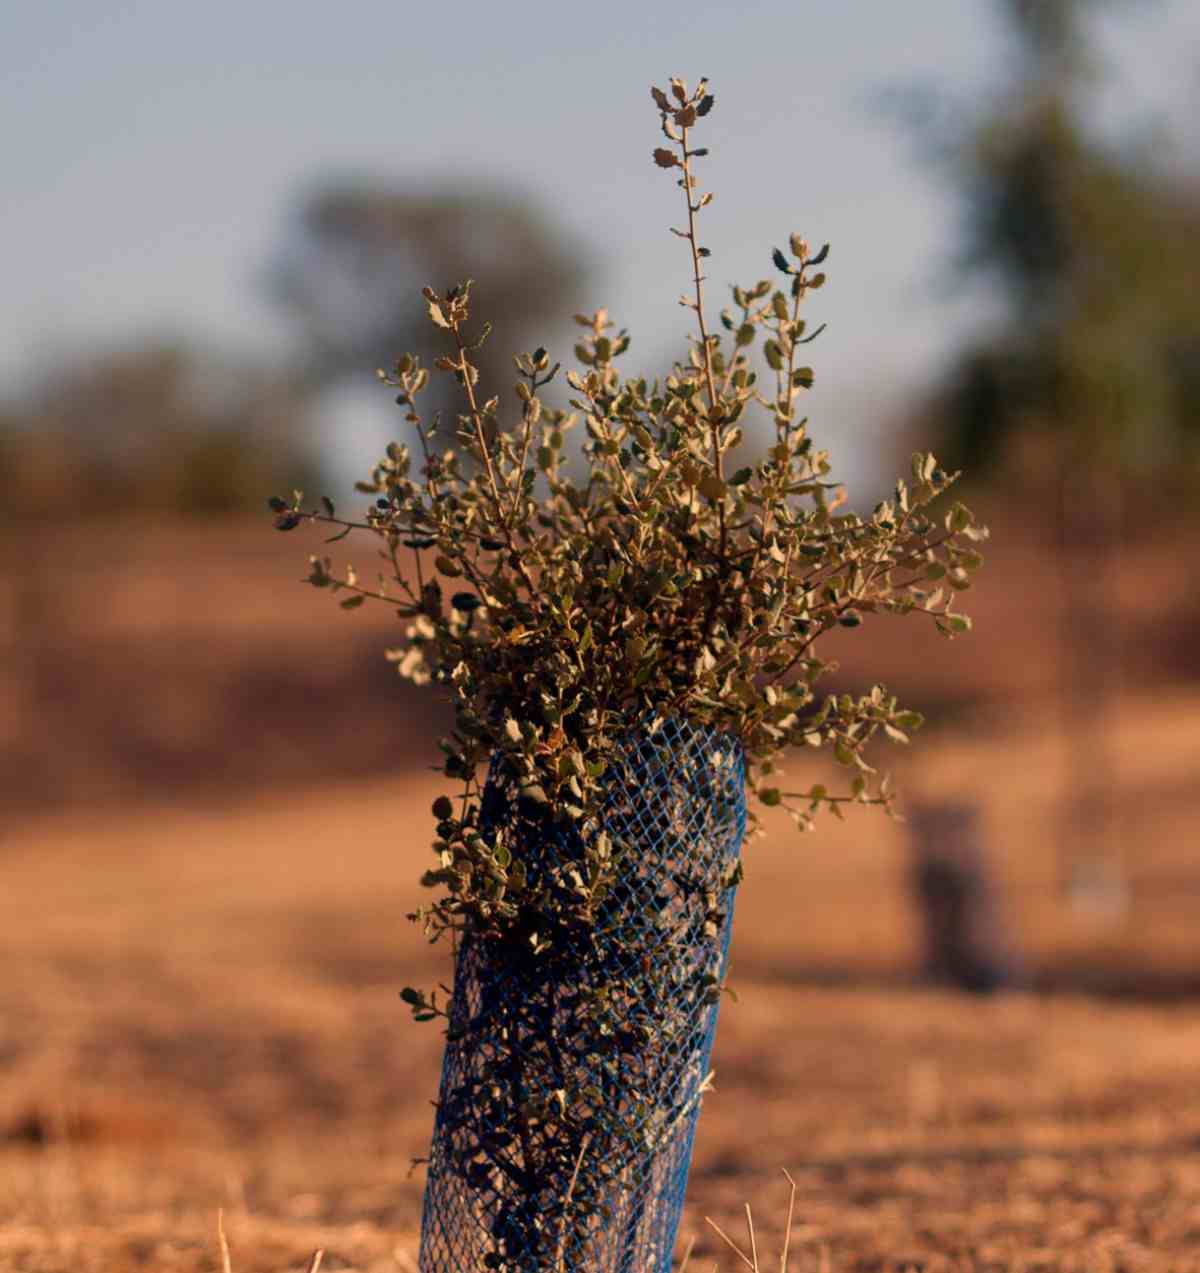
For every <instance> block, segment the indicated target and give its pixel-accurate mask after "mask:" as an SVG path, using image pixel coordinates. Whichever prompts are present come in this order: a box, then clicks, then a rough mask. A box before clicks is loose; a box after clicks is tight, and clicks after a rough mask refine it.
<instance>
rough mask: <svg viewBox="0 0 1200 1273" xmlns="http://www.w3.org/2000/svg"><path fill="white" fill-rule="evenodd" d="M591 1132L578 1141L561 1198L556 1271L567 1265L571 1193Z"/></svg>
mask: <svg viewBox="0 0 1200 1273" xmlns="http://www.w3.org/2000/svg"><path fill="white" fill-rule="evenodd" d="M591 1140H592V1133H591V1132H588V1133H587V1134H586V1135H585V1136H584V1138H583V1140H581V1141H580V1142H579V1156H578V1157H577V1158H576V1159H575V1168H574V1170H573V1171H572V1172H571V1180H570V1183H569V1184H568V1185H567V1192H566V1195H565V1196H564V1198H563V1219H562V1228H561V1229H559V1231H558V1257H557V1259H556V1261H555V1263H556V1264H557V1265H558V1273H566V1267H567V1219H568V1217H569V1216H570V1213H571V1195H572V1194H573V1193H574V1192H575V1185H576V1182H577V1181H578V1180H579V1169H580V1168H581V1167H582V1166H583V1156H584V1154H586V1153H587V1148H588V1145H589V1144H591Z"/></svg>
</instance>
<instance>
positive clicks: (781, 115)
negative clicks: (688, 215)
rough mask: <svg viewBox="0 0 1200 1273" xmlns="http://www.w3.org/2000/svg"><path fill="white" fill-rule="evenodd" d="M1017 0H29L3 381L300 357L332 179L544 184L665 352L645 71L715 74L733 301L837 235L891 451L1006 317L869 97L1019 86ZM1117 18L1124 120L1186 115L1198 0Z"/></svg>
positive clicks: (722, 252)
mask: <svg viewBox="0 0 1200 1273" xmlns="http://www.w3.org/2000/svg"><path fill="white" fill-rule="evenodd" d="M994 13H995V9H994V5H992V4H990V3H987V2H986V0H927V2H926V3H923V4H915V5H913V4H904V5H901V4H896V3H884V2H882V0H842V2H841V3H837V2H835V0H807V2H804V0H792V2H791V3H785V2H784V0H758V2H754V0H750V2H749V3H742V4H740V5H738V6H734V5H732V4H729V3H724V4H716V3H712V2H711V0H692V2H691V3H688V4H683V5H665V4H664V5H654V4H650V3H646V0H642V2H641V3H633V2H632V0H611V2H610V3H609V4H607V5H604V6H599V5H596V6H563V5H552V4H549V3H529V4H521V3H515V2H514V3H507V4H469V3H467V4H462V5H459V6H452V5H445V6H438V5H409V4H403V3H390V4H389V3H378V2H375V0H347V2H345V3H341V4H338V5H329V4H323V5H313V4H306V3H298V2H296V0H293V2H292V3H288V4H283V3H279V2H277V0H260V2H258V3H254V2H253V0H241V2H240V3H236V4H235V3H232V2H231V0H208V2H207V3H206V4H204V5H197V4H195V3H179V2H176V0H143V2H141V3H136V2H129V0H126V2H125V3H120V2H118V0H109V2H107V3H103V4H101V3H99V0H86V2H84V0H76V2H74V3H67V2H56V0H40V2H37V3H34V2H32V0H15V2H14V3H13V4H10V5H7V6H5V8H4V16H3V17H0V141H2V145H3V154H4V176H3V205H2V206H3V224H4V234H3V238H2V240H0V267H2V270H3V279H4V288H3V291H2V293H0V306H2V307H3V321H2V322H0V391H2V390H3V389H5V388H6V387H11V386H12V385H13V384H14V383H15V382H16V381H17V380H18V379H19V377H20V376H21V375H23V374H24V373H25V372H26V371H27V370H28V368H29V367H30V366H31V365H44V364H45V363H46V362H47V361H49V360H52V359H53V358H55V357H57V356H61V355H62V354H63V353H65V352H70V351H72V350H76V349H79V348H87V347H89V346H91V345H94V344H128V343H132V342H134V341H137V340H139V339H144V338H152V337H161V336H163V335H164V334H178V335H179V336H181V337H185V338H189V339H195V340H198V341H200V342H202V343H204V344H207V345H210V346H216V347H219V348H226V349H232V350H235V351H239V350H240V351H241V352H243V353H245V354H249V355H254V356H258V355H273V354H281V353H284V352H286V350H287V348H288V339H289V332H288V329H287V328H286V326H285V325H284V323H283V321H282V319H281V317H280V316H279V315H278V314H277V313H276V312H274V311H273V310H272V309H271V308H270V306H269V304H268V303H267V302H266V300H265V299H264V297H263V296H262V294H261V291H260V288H259V284H258V282H257V278H256V275H257V271H258V270H259V269H260V267H261V266H262V264H263V262H264V260H265V258H266V257H267V255H268V254H269V253H270V251H271V249H272V246H273V245H274V244H275V243H276V241H277V239H278V237H279V234H280V232H281V229H282V227H283V225H284V222H285V218H286V216H287V213H288V210H289V208H290V207H292V206H293V204H294V200H295V198H296V195H297V193H298V191H300V190H302V189H303V188H305V186H306V185H308V184H309V183H310V182H312V181H313V180H314V179H316V178H319V177H321V176H323V175H329V174H331V173H342V174H347V173H367V174H379V175H381V176H384V177H387V178H389V179H391V180H394V181H395V182H397V183H408V182H411V183H413V184H414V185H420V184H424V183H426V182H428V181H430V180H435V181H445V180H447V179H450V178H455V177H487V178H492V179H495V180H498V181H501V182H504V183H506V184H508V185H511V186H514V187H517V188H524V189H527V190H528V191H529V193H530V194H531V195H532V196H533V197H535V198H536V199H537V200H538V201H540V202H541V204H542V205H543V206H544V207H545V208H546V209H547V211H548V212H549V213H550V214H551V215H552V216H553V217H554V218H555V219H556V220H557V221H558V222H559V223H561V224H562V226H563V227H564V229H565V230H567V231H568V232H569V233H571V234H573V235H574V236H576V237H577V238H578V239H579V240H580V241H581V242H582V244H583V245H584V246H585V247H586V248H587V249H588V252H589V255H590V256H591V258H592V259H593V260H594V261H596V262H597V263H601V264H600V268H597V269H596V270H595V273H594V275H593V287H592V291H591V293H590V294H589V295H587V296H583V297H581V298H580V302H579V307H580V308H584V307H589V308H590V307H595V306H598V305H601V304H606V305H608V307H609V308H610V310H611V311H612V312H613V315H614V317H616V318H617V319H618V320H619V321H620V322H621V323H622V324H624V325H628V326H629V327H631V328H632V330H633V334H634V337H635V342H636V343H635V349H636V350H637V351H638V353H639V355H640V356H643V357H644V358H645V359H646V361H647V365H652V364H650V360H652V359H657V358H661V356H662V355H664V354H665V353H666V352H668V351H670V352H674V351H675V350H677V349H678V348H679V345H680V340H681V333H682V330H683V321H684V314H683V311H681V310H679V309H678V308H677V306H676V304H675V300H676V297H677V296H678V295H679V293H680V291H681V290H682V289H683V287H684V285H685V284H686V281H687V277H686V267H687V262H686V255H685V253H684V251H683V249H682V248H681V245H679V244H678V243H677V241H676V240H674V239H673V238H672V237H671V236H670V235H669V234H668V233H667V231H666V226H667V225H669V224H671V223H672V222H673V221H674V220H675V219H677V215H678V210H679V209H678V206H677V201H678V193H679V192H678V190H677V189H676V188H675V186H674V185H673V183H672V181H671V180H670V179H669V178H668V177H666V175H665V174H663V173H661V172H659V171H658V170H656V169H655V168H654V167H653V165H652V163H651V161H650V158H649V154H650V150H651V149H652V147H653V146H654V145H655V144H656V142H657V138H656V124H657V121H656V115H655V112H654V110H653V107H652V104H651V102H650V99H649V96H648V91H647V90H648V86H649V85H650V83H651V82H658V83H660V84H662V83H664V82H665V80H666V78H667V77H668V76H669V75H671V74H673V73H675V74H682V75H684V76H685V77H688V78H693V79H694V78H696V77H697V76H698V75H699V74H707V75H708V76H709V77H710V79H711V80H712V84H713V91H714V92H715V94H716V97H717V107H716V109H715V110H714V111H713V113H712V115H711V117H710V121H711V126H710V127H709V129H708V130H707V131H708V136H707V141H708V143H709V145H710V146H711V149H712V157H711V158H710V159H709V160H708V161H707V168H706V170H705V173H706V177H707V179H708V181H709V182H710V184H711V188H713V189H715V190H716V192H717V197H716V200H715V202H714V203H713V205H712V207H711V209H710V210H709V211H708V212H707V213H706V216H707V218H708V219H707V224H706V227H705V229H704V237H705V241H706V242H707V243H708V244H709V246H710V247H711V248H712V250H713V254H714V255H713V258H712V260H711V262H710V270H709V276H710V278H711V279H712V281H713V284H714V285H716V286H715V288H714V290H712V291H711V292H710V295H712V296H713V299H714V301H718V300H720V299H722V293H723V291H724V287H723V285H724V283H725V282H726V281H752V280H753V279H755V278H758V277H766V276H767V274H768V273H769V272H770V269H769V252H770V248H771V246H772V244H774V243H777V242H782V241H783V239H784V237H785V235H786V234H787V232H788V231H790V230H793V229H798V230H801V231H803V232H804V233H805V234H806V235H807V236H808V237H809V238H810V239H812V240H814V241H816V242H823V241H825V240H830V241H832V243H833V253H832V256H831V259H830V270H829V272H830V286H829V287H828V288H826V289H825V291H824V292H823V293H821V294H820V296H819V297H817V298H814V300H815V302H816V303H815V304H814V308H813V317H815V318H820V319H826V320H828V321H829V324H830V328H829V331H828V333H827V334H826V336H824V337H823V338H822V341H821V343H820V344H818V345H817V346H814V348H813V357H814V362H815V365H816V367H817V372H818V387H817V389H816V390H814V394H813V398H812V402H811V406H812V411H813V415H814V418H815V419H818V420H821V421H823V422H824V426H823V428H824V430H828V432H833V433H836V434H839V435H840V436H842V437H844V438H845V439H846V445H847V446H849V447H850V448H851V449H854V448H855V447H862V446H863V445H868V446H869V445H870V442H871V439H872V437H874V436H876V435H877V434H878V433H879V431H880V430H886V428H887V427H888V425H889V424H890V423H891V422H892V421H893V420H894V414H895V412H896V411H897V410H898V408H899V407H900V406H901V405H902V403H903V401H904V399H905V396H906V395H907V394H908V393H909V391H910V390H911V388H912V387H913V386H914V385H916V384H919V383H921V382H922V381H923V380H926V379H927V378H928V377H929V376H930V375H932V374H934V373H935V372H936V370H937V368H938V367H939V366H941V365H942V364H943V363H944V360H945V359H946V358H947V356H948V354H949V352H950V351H951V350H952V349H953V348H954V347H955V345H956V343H957V342H959V341H960V340H961V338H962V336H963V333H964V332H965V331H968V330H969V329H970V327H971V325H972V324H974V323H978V322H980V321H982V320H983V316H984V315H986V312H987V297H986V294H985V293H984V292H983V291H982V290H981V289H975V290H973V291H972V292H970V293H966V292H962V291H959V292H957V293H954V294H950V295H947V294H945V292H944V291H938V290H937V289H936V288H935V287H934V283H935V281H936V277H937V274H938V270H939V267H940V266H941V265H942V264H943V263H944V262H945V260H946V259H947V257H948V256H949V255H950V253H951V251H952V248H953V230H954V226H955V219H954V206H953V203H952V201H951V199H950V198H949V197H948V195H947V192H946V191H945V189H944V188H943V187H942V186H941V185H940V184H939V182H938V180H937V178H936V176H934V175H933V174H932V173H931V172H930V171H929V170H928V169H927V168H924V167H922V165H921V163H920V162H919V161H918V159H917V156H916V154H915V151H914V148H913V147H912V146H911V145H909V144H908V143H907V142H906V141H905V140H904V139H903V137H902V135H901V133H900V132H899V131H898V129H897V128H895V127H894V126H892V125H890V124H889V123H888V121H887V120H886V119H885V118H883V117H882V116H881V115H880V113H879V111H878V109H877V108H876V107H875V106H874V105H873V104H872V103H873V101H874V98H875V95H876V94H877V93H878V91H879V90H880V89H882V88H885V87H886V86H888V85H889V84H896V83H911V82H914V81H926V82H928V83H930V84H939V85H942V86H944V87H945V88H947V89H948V90H949V91H951V92H953V93H955V94H957V95H959V97H960V98H961V100H962V101H963V102H964V103H967V104H969V103H971V102H973V101H976V100H979V99H980V98H981V97H982V95H984V94H986V93H988V92H991V91H993V90H994V89H995V88H996V87H997V86H998V85H999V84H1000V83H1002V77H1003V73H1004V69H1005V47H1004V44H1003V42H1002V41H1001V39H1000V38H999V37H998V26H997V23H996V20H995V16H994ZM1104 42H1105V48H1106V49H1107V50H1108V52H1109V53H1110V55H1111V56H1112V58H1113V59H1114V61H1115V64H1116V66H1117V68H1118V71H1119V75H1118V79H1117V80H1116V82H1115V85H1114V87H1113V89H1112V90H1111V91H1110V93H1109V94H1108V95H1107V96H1106V98H1105V101H1104V110H1105V114H1106V116H1107V117H1109V118H1111V119H1112V120H1114V121H1124V120H1127V119H1129V118H1151V117H1154V116H1156V115H1163V116H1165V117H1166V118H1169V119H1173V120H1175V121H1177V122H1178V121H1182V120H1184V119H1185V118H1186V117H1187V116H1188V114H1189V112H1191V111H1195V110H1196V108H1197V107H1198V106H1200V91H1198V87H1200V80H1198V75H1197V66H1198V50H1200V5H1196V4H1194V3H1189V2H1188V0H1163V3H1161V4H1160V5H1158V6H1156V7H1155V8H1154V10H1153V12H1152V13H1151V14H1149V15H1147V14H1146V13H1144V12H1143V14H1142V15H1141V16H1140V17H1138V18H1137V19H1136V20H1132V19H1120V20H1118V19H1115V18H1114V19H1111V20H1109V21H1107V22H1106V24H1105V41H1104ZM631 359H632V353H631ZM630 370H633V363H632V362H631V364H630ZM364 375H365V377H369V375H370V369H365V373H364ZM352 407H353V409H354V410H355V411H356V412H357V411H358V410H359V409H360V407H361V404H359V403H357V402H355V403H353V404H352ZM342 414H343V416H344V418H345V420H346V421H348V422H349V421H351V419H352V418H360V419H362V420H363V421H364V423H363V425H362V427H361V429H356V427H355V426H354V425H353V424H351V423H347V425H346V431H345V434H344V437H345V444H346V446H347V448H348V449H351V450H353V451H354V452H355V455H354V460H355V466H356V467H363V466H364V465H363V464H360V463H358V461H360V460H362V461H365V460H366V458H367V452H368V451H369V450H370V448H371V446H373V445H374V442H373V441H372V440H370V438H369V436H368V435H371V433H372V429H374V430H375V431H376V433H377V432H378V429H379V427H380V426H379V425H378V422H375V423H374V424H372V423H371V420H370V419H369V416H370V412H369V411H368V412H367V415H366V416H361V417H357V416H355V417H352V416H351V415H350V414H347V413H346V412H343V413H342ZM828 432H823V436H828ZM363 448H366V449H363Z"/></svg>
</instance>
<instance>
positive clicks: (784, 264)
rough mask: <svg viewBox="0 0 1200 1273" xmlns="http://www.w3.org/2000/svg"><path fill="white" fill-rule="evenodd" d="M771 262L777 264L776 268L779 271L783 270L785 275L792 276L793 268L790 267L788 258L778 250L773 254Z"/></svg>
mask: <svg viewBox="0 0 1200 1273" xmlns="http://www.w3.org/2000/svg"><path fill="white" fill-rule="evenodd" d="M771 260H772V261H774V262H775V268H776V269H777V270H782V271H783V272H784V273H785V274H790V273H791V272H792V269H791V266H790V265H788V259H787V257H786V256H784V254H783V253H782V252H781V251H780V250H779V249H778V248H776V249H775V251H774V252H772V253H771Z"/></svg>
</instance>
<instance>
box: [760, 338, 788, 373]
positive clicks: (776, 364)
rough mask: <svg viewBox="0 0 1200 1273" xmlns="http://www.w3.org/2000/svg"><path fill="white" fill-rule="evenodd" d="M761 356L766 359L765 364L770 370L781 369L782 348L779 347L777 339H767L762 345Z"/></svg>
mask: <svg viewBox="0 0 1200 1273" xmlns="http://www.w3.org/2000/svg"><path fill="white" fill-rule="evenodd" d="M763 356H764V357H765V358H766V360H767V365H768V366H769V367H770V368H771V370H772V371H782V370H783V350H782V349H781V348H780V347H779V342H778V341H777V340H768V341H767V343H766V344H765V345H764V346H763Z"/></svg>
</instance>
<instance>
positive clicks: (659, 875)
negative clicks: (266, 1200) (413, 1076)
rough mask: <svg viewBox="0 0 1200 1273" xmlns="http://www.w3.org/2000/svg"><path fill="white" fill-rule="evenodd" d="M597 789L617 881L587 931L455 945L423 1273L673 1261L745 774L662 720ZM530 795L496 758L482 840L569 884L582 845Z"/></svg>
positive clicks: (727, 926)
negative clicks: (501, 844)
mask: <svg viewBox="0 0 1200 1273" xmlns="http://www.w3.org/2000/svg"><path fill="white" fill-rule="evenodd" d="M604 781H605V783H606V789H605V816H604V828H605V830H606V831H607V832H608V835H609V837H610V840H611V843H612V846H613V852H614V855H619V856H620V862H619V870H618V872H617V875H618V881H619V882H618V883H617V884H616V885H614V887H613V889H612V890H611V892H610V893H609V894H608V895H607V896H606V897H605V898H604V899H603V901H602V902H601V903H600V904H599V906H598V908H597V911H596V913H595V915H594V916H593V921H592V923H590V924H589V925H586V926H585V925H582V924H577V925H576V927H574V928H571V927H565V926H564V927H562V928H561V929H555V930H554V931H548V932H545V933H541V934H539V936H538V939H537V941H536V942H535V941H534V940H530V942H529V943H528V945H526V943H523V942H516V943H512V942H507V943H505V944H504V945H503V946H500V945H498V944H496V943H489V942H487V941H486V940H483V939H479V940H474V941H473V940H471V939H470V938H468V939H466V940H464V942H463V944H462V945H461V947H460V948H459V952H458V960H457V964H456V967H455V977H454V995H453V999H452V1004H451V1009H450V1025H449V1029H448V1031H447V1044H446V1055H445V1061H444V1064H443V1068H442V1080H441V1089H440V1092H439V1096H438V1105H437V1119H436V1123H435V1127H434V1138H433V1148H432V1151H431V1155H430V1163H429V1175H428V1180H427V1183H426V1187H425V1206H424V1215H423V1220H422V1227H421V1257H420V1266H421V1270H422V1273H466V1271H467V1270H472V1271H473V1270H476V1269H496V1270H503V1271H504V1273H543V1271H545V1273H583V1271H584V1270H586V1271H587V1273H669V1270H670V1268H671V1258H672V1253H673V1249H674V1245H675V1237H676V1231H677V1229H678V1227H679V1220H680V1215H681V1212H682V1209H683V1196H684V1190H685V1188H686V1184H687V1173H688V1166H689V1163H690V1160H691V1151H692V1140H693V1137H694V1134H695V1129H696V1119H697V1116H698V1114H699V1106H700V1098H701V1091H702V1088H703V1085H704V1080H705V1078H706V1076H707V1074H708V1064H709V1057H710V1055H711V1052H712V1044H713V1037H714V1034H715V1032H716V1024H717V1000H718V997H719V988H720V983H721V980H722V978H723V976H724V970H725V961H726V956H727V953H728V949H729V934H730V930H731V927H732V908H733V891H734V884H735V882H736V870H737V865H738V860H739V855H740V852H741V843H742V836H743V832H744V830H745V822H746V804H745V770H744V763H743V757H742V752H741V748H740V746H739V745H738V744H737V743H736V742H734V741H733V740H732V739H731V738H730V737H729V736H728V735H726V734H722V733H719V732H717V731H716V730H714V729H711V728H708V727H704V726H697V725H692V724H689V723H688V722H686V721H678V720H667V721H666V722H665V723H663V724H662V725H661V726H660V727H659V728H658V729H657V730H656V731H655V732H654V733H653V734H651V733H648V732H644V733H641V734H639V735H638V736H637V737H636V738H635V739H634V740H633V741H632V742H631V743H630V744H629V745H627V746H626V747H625V748H624V749H623V750H622V751H621V753H620V755H619V757H618V759H617V761H616V762H615V763H613V764H612V765H611V766H610V768H609V770H608V772H607V773H606V775H605V779H604ZM528 803H529V802H527V801H525V800H521V799H519V798H518V797H517V796H516V793H515V792H514V791H513V789H512V786H511V785H510V784H508V783H506V782H505V781H504V778H503V776H502V770H501V769H500V768H499V766H498V765H496V764H493V767H492V771H491V773H490V774H489V777H488V782H487V786H486V788H485V792H484V800H483V810H482V818H481V821H482V825H483V828H484V830H485V832H488V831H490V830H492V829H494V828H496V827H499V826H505V827H506V828H507V829H508V833H509V834H510V837H511V838H510V840H509V843H510V844H513V845H514V852H515V853H518V854H519V855H520V856H521V858H522V859H523V860H524V861H525V863H526V869H527V873H528V877H529V885H530V887H531V888H538V887H542V888H545V889H547V890H550V891H551V892H552V891H553V890H555V889H569V888H570V887H571V881H572V878H573V864H574V863H576V862H580V863H582V860H583V858H582V849H583V846H582V844H581V842H580V839H579V836H578V834H577V833H576V832H574V831H573V830H572V829H571V828H569V827H568V828H563V827H561V826H556V825H553V824H550V823H548V822H546V821H545V819H544V817H543V816H541V813H540V811H539V810H538V809H537V808H536V806H535V807H533V808H529V807H528ZM518 846H519V847H518ZM576 878H577V876H576ZM546 909H547V910H550V911H553V909H554V908H552V907H551V908H546ZM529 922H530V923H531V924H537V923H545V924H546V925H550V924H551V923H552V922H553V921H552V920H550V919H549V918H547V917H546V915H545V914H543V915H542V917H541V918H538V919H531V920H530V921H529ZM530 937H531V939H532V937H533V933H532V931H531V933H530ZM543 939H548V940H549V943H550V944H549V948H548V949H544V950H542V951H540V952H539V953H537V954H535V953H533V946H534V944H538V943H540V941H541V940H543Z"/></svg>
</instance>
